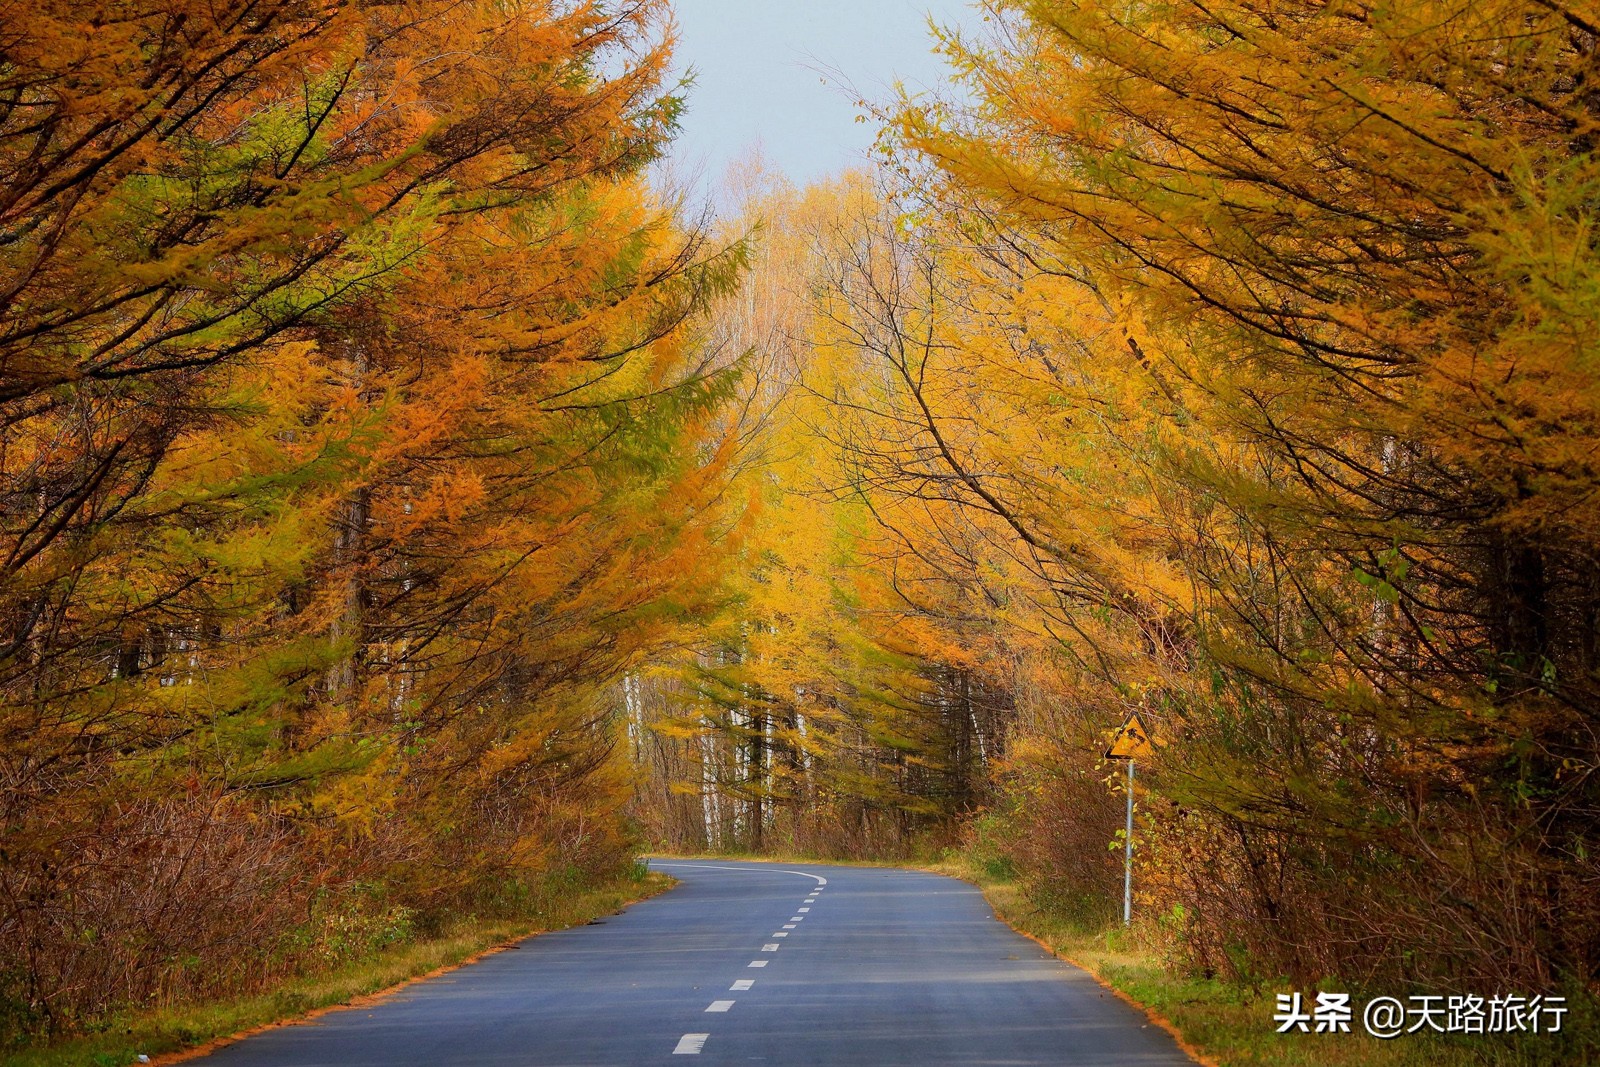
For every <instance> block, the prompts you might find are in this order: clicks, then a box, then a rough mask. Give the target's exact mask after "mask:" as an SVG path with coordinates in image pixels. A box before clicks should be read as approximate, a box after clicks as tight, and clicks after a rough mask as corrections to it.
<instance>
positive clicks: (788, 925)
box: [783, 923, 794, 930]
mask: <svg viewBox="0 0 1600 1067" xmlns="http://www.w3.org/2000/svg"><path fill="white" fill-rule="evenodd" d="M783 928H784V929H785V930H793V929H794V923H784V924H783Z"/></svg>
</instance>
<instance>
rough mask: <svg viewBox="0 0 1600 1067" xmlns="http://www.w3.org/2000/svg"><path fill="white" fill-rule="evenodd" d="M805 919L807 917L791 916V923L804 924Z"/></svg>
mask: <svg viewBox="0 0 1600 1067" xmlns="http://www.w3.org/2000/svg"><path fill="white" fill-rule="evenodd" d="M805 918H806V917H805V916H804V915H791V916H789V921H790V922H792V923H797V922H804V921H805Z"/></svg>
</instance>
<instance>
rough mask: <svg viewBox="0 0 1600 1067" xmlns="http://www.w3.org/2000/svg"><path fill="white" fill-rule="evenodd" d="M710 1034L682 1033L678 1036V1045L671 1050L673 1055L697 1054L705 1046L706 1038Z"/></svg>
mask: <svg viewBox="0 0 1600 1067" xmlns="http://www.w3.org/2000/svg"><path fill="white" fill-rule="evenodd" d="M710 1036H711V1035H710V1034H684V1035H683V1036H682V1037H680V1038H678V1047H677V1048H675V1049H673V1050H672V1054H673V1055H674V1056H698V1055H700V1050H701V1049H703V1048H705V1047H706V1038H708V1037H710Z"/></svg>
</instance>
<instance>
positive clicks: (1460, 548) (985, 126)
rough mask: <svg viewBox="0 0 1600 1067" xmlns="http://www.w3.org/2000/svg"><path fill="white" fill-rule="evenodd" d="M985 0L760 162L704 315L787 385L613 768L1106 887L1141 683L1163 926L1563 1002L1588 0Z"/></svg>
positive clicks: (1587, 693)
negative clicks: (750, 499)
mask: <svg viewBox="0 0 1600 1067" xmlns="http://www.w3.org/2000/svg"><path fill="white" fill-rule="evenodd" d="M983 10H984V12H985V14H986V15H987V16H988V19H987V25H988V26H989V28H990V30H991V31H992V32H990V33H988V34H987V35H980V36H976V37H966V38H963V37H961V36H960V35H950V36H947V37H946V38H945V39H944V40H943V41H942V44H941V46H942V48H943V49H944V51H945V52H946V53H947V55H948V56H949V59H950V62H951V64H952V65H953V66H954V68H955V69H956V70H957V71H958V73H959V75H960V77H961V79H962V82H963V85H964V90H965V95H964V96H961V95H959V94H958V95H957V96H956V98H955V99H952V100H944V101H940V100H928V99H906V100H902V101H901V102H900V103H899V104H898V105H896V106H891V107H886V108H883V109H881V110H880V111H879V112H878V113H877V118H878V119H879V121H880V122H881V123H882V127H883V133H882V135H881V139H880V142H879V149H878V152H877V157H878V163H879V173H877V174H876V175H874V176H871V177H860V178H849V179H844V180H841V181H838V182H835V183H831V184H828V185H825V186H819V187H813V188H810V189H805V190H795V189H792V188H788V187H786V186H784V184H783V183H782V182H781V181H779V182H770V181H769V182H767V183H765V184H763V183H760V182H756V183H754V185H755V187H754V188H753V189H750V190H749V192H748V194H747V195H746V196H745V197H744V201H745V203H746V204H747V205H748V206H747V209H746V210H747V212H748V215H749V218H750V219H751V220H752V222H754V221H759V223H760V225H761V227H762V229H761V230H760V233H759V237H760V247H759V252H758V254H757V256H756V259H755V262H754V263H753V265H752V267H751V269H750V271H749V272H748V273H747V274H746V276H745V280H744V282H743V284H742V289H741V293H740V295H739V296H738V297H737V298H736V299H735V300H734V301H732V302H729V303H722V304H719V305H717V307H716V308H715V309H714V311H713V314H712V320H711V321H712V324H713V329H714V330H720V331H722V332H723V333H724V334H726V335H728V336H732V337H738V338H740V342H741V343H746V344H749V345H750V346H751V347H752V348H754V349H757V350H764V351H766V352H767V353H768V354H767V357H766V360H765V362H764V363H763V364H762V368H763V371H764V373H765V374H766V376H767V378H768V380H769V381H772V382H781V383H782V387H781V388H778V387H776V386H775V387H774V388H773V389H772V391H771V395H772V396H773V399H772V401H771V405H770V409H769V410H768V411H767V413H766V415H765V419H766V423H765V426H766V429H767V431H768V436H767V439H766V444H765V447H764V450H763V452H762V454H761V461H760V463H759V464H756V473H755V475H754V477H753V478H752V479H751V480H752V481H753V483H754V487H753V488H752V489H751V492H752V493H753V494H755V497H756V500H757V506H756V509H755V511H754V513H753V518H752V520H751V523H750V525H751V532H750V533H749V535H748V537H747V538H746V539H745V540H744V541H743V542H742V546H741V550H740V552H741V555H740V557H739V559H740V564H741V566H740V567H739V568H736V569H735V571H733V572H731V573H732V574H733V575H734V577H733V578H732V579H731V581H732V582H733V586H732V588H733V591H734V593H735V594H736V599H737V607H736V608H735V610H732V611H729V612H726V613H724V615H723V616H722V617H721V619H720V621H719V623H718V624H717V625H718V626H719V627H720V629H719V630H711V631H707V633H706V638H704V639H702V641H701V642H700V643H699V644H698V645H697V646H696V648H695V651H694V653H693V655H691V656H689V657H687V658H686V659H680V660H679V661H678V662H677V663H676V664H675V665H671V666H669V667H668V668H666V669H662V670H659V671H657V672H656V673H654V674H652V673H648V672H647V673H644V674H642V675H641V676H640V677H639V679H638V680H637V682H636V683H635V686H634V688H633V689H632V690H630V691H629V693H628V694H627V700H628V713H629V715H630V716H632V717H633V720H634V721H637V722H638V723H639V724H641V728H640V729H637V730H635V731H634V735H633V736H635V737H636V738H637V739H638V740H637V742H636V745H635V748H636V759H637V761H638V762H639V764H640V766H641V767H642V768H643V773H641V774H640V776H639V777H638V779H637V782H638V784H637V785H636V787H635V788H636V790H638V791H639V797H638V799H637V800H636V802H635V805H636V809H637V810H639V811H640V812H642V813H643V815H642V817H643V818H644V819H645V821H646V822H647V823H648V824H649V825H650V826H651V827H652V828H653V833H654V836H655V837H656V839H658V840H661V841H664V842H666V843H668V844H670V845H673V846H676V847H685V848H691V849H693V848H714V849H715V848H735V849H745V848H769V849H779V850H788V849H798V850H801V851H814V852H820V853H822V854H838V855H847V856H870V855H883V854H891V855H893V854H900V855H907V854H926V853H927V852H928V851H929V850H930V849H931V850H937V849H939V848H942V847H950V846H954V847H957V848H962V849H965V850H968V851H969V852H972V853H975V854H976V856H977V858H978V859H979V860H980V861H982V862H984V863H987V864H990V865H994V866H995V867H997V868H999V869H1009V870H1011V871H1014V872H1015V873H1016V874H1017V876H1018V877H1020V878H1021V879H1022V880H1023V881H1024V883H1025V884H1026V885H1027V886H1028V887H1029V890H1030V894H1031V896H1032V897H1033V899H1034V901H1035V902H1036V903H1038V904H1039V905H1040V906H1043V907H1049V908H1051V909H1053V910H1055V911H1057V912H1059V913H1064V914H1067V915H1069V916H1073V917H1075V918H1076V919H1077V920H1078V921H1079V922H1080V923H1081V924H1083V925H1084V926H1086V927H1087V928H1090V929H1093V928H1095V927H1097V926H1098V925H1100V924H1104V923H1110V922H1114V921H1115V919H1116V918H1117V917H1118V916H1117V911H1118V910H1119V908H1118V905H1119V903H1120V888H1121V886H1120V881H1121V869H1120V868H1121V864H1120V856H1119V855H1118V854H1117V852H1115V851H1111V850H1110V849H1108V845H1109V846H1112V848H1115V847H1116V846H1117V844H1118V842H1119V834H1120V830H1121V825H1120V824H1121V809H1122V803H1123V795H1122V794H1121V793H1120V789H1121V788H1122V786H1121V785H1120V768H1119V767H1116V766H1114V765H1111V764H1108V763H1107V762H1106V761H1105V760H1104V759H1103V758H1102V753H1103V751H1104V749H1105V747H1106V742H1107V740H1108V739H1109V736H1110V734H1111V731H1113V730H1114V729H1115V728H1116V727H1117V726H1118V725H1119V724H1120V723H1122V722H1123V721H1124V719H1125V718H1126V717H1127V716H1129V715H1130V714H1132V713H1135V712H1137V713H1138V714H1139V716H1140V717H1141V719H1142V720H1143V721H1144V722H1145V723H1146V724H1147V725H1148V726H1149V728H1150V729H1151V731H1152V733H1153V734H1154V735H1155V737H1156V740H1157V743H1158V744H1157V749H1156V752H1155V753H1154V754H1153V755H1152V756H1151V757H1150V758H1149V759H1148V760H1144V761H1142V762H1141V765H1140V776H1139V784H1138V785H1137V786H1136V790H1137V794H1136V799H1137V801H1138V804H1139V809H1140V814H1139V817H1138V820H1137V829H1136V840H1137V843H1138V852H1137V859H1136V890H1135V912H1136V914H1137V915H1138V916H1139V921H1140V922H1142V923H1143V924H1145V926H1146V928H1147V930H1148V931H1149V936H1151V937H1152V938H1153V939H1154V940H1155V941H1156V943H1158V944H1159V945H1160V946H1161V947H1162V948H1163V949H1164V951H1166V952H1167V953H1168V955H1169V958H1171V959H1172V960H1173V962H1174V963H1175V965H1177V966H1179V967H1183V968H1187V969H1190V970H1192V971H1194V972H1195V973H1199V974H1204V975H1215V976H1220V977H1223V978H1226V979H1234V980H1243V981H1245V982H1248V983H1259V982H1262V981H1267V982H1269V983H1271V982H1283V981H1289V982H1292V983H1298V984H1299V985H1300V987H1301V988H1304V987H1306V985H1307V984H1308V983H1312V982H1329V983H1333V984H1334V985H1335V986H1339V985H1342V986H1343V987H1344V988H1354V989H1365V990H1369V991H1374V992H1380V991H1390V992H1392V991H1394V990H1414V991H1419V992H1424V993H1441V992H1463V993H1472V992H1474V991H1477V990H1482V989H1491V988H1506V989H1509V988H1528V989H1535V988H1537V989H1544V990H1552V991H1553V990H1558V989H1561V990H1567V991H1569V992H1570V993H1572V995H1573V996H1575V997H1577V998H1578V1000H1579V1001H1580V1002H1581V1001H1582V1000H1583V999H1584V997H1585V995H1586V993H1587V994H1592V992H1593V990H1594V989H1595V988H1596V986H1595V983H1596V981H1597V979H1600V858H1597V850H1596V845H1597V840H1596V830H1597V819H1600V781H1597V778H1596V772H1597V755H1600V747H1597V742H1600V737H1597V733H1596V730H1597V726H1600V719H1597V712H1600V674H1597V670H1600V581H1597V576H1600V511H1597V510H1596V505H1597V503H1600V494H1597V488H1600V483H1597V477H1600V470H1597V467H1596V455H1597V451H1596V450H1597V446H1600V389H1597V381H1600V379H1597V377H1596V369H1597V364H1596V351H1597V349H1596V344H1597V341H1600V315H1597V312H1600V270H1597V268H1600V257H1597V249H1596V237H1595V228H1594V224H1595V213H1596V210H1597V206H1600V157H1597V155H1596V151H1595V149H1596V141H1595V138H1596V134H1597V131H1600V54H1597V51H1596V46H1597V43H1600V36H1597V35H1600V11H1597V10H1595V9H1594V8H1593V7H1592V6H1584V5H1565V4H1562V3H1560V2H1559V0H1555V2H1549V0H1504V2H1502V0H1470V2H1469V0H1441V2H1432V0H1408V2H1406V3H1401V4H1388V5H1380V4H1370V3H1364V2H1351V3H1345V2H1331V3H1330V2H1321V0H1317V2H1304V3H1302V2H1296V0H1266V2H1261V0H1226V2H1224V3H1221V4H1210V3H1207V4H1201V3H1195V2H1188V0H1177V2H1172V3H1134V4H1128V3H1102V2H1099V0H1032V2H1029V0H993V2H991V3H988V4H986V5H984V8H983ZM749 184H750V183H748V182H747V183H746V185H747V186H748V185H749ZM779 394H781V399H780V398H779ZM755 395H758V396H759V395H761V394H760V393H759V391H758V392H757V393H756V394H755ZM651 723H654V724H655V729H654V730H653V732H652V731H651V730H649V729H648V727H649V726H650V724H651ZM1545 1053H1546V1054H1550V1055H1554V1053H1553V1052H1551V1050H1550V1049H1546V1050H1545ZM1568 1062H1575V1061H1568Z"/></svg>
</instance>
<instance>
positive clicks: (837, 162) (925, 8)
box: [672, 0, 979, 184]
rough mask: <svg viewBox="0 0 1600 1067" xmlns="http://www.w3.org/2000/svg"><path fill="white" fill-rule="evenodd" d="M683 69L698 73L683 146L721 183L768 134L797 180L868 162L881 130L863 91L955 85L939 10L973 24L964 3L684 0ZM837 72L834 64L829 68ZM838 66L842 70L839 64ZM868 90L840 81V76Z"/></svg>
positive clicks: (769, 150) (769, 152) (680, 11)
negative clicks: (939, 30)
mask: <svg viewBox="0 0 1600 1067" xmlns="http://www.w3.org/2000/svg"><path fill="white" fill-rule="evenodd" d="M673 7H674V9H675V11H676V13H677V19H678V26H679V43H678V54H677V63H678V68H679V71H680V72H681V71H682V70H684V69H687V68H689V67H693V68H694V70H695V72H696V75H697V78H696V82H695V86H694V88H693V90H692V91H691V92H690V94H689V112H688V114H687V116H686V117H685V118H684V120H683V132H682V133H681V134H680V135H679V139H678V143H677V145H676V146H675V148H674V150H673V153H672V155H673V160H674V162H675V163H676V164H677V165H678V167H679V168H687V169H693V168H696V167H698V166H701V165H703V166H704V167H705V177H706V178H708V179H710V180H711V181H713V182H714V181H716V180H717V178H718V177H719V176H720V175H721V174H722V172H723V170H724V169H725V168H726V166H727V164H728V163H729V162H730V161H732V160H734V159H736V158H738V157H739V156H740V155H742V154H743V153H744V152H745V150H746V149H747V148H748V147H749V146H750V145H751V144H753V143H755V142H756V141H757V140H759V141H760V143H761V147H762V150H763V154H764V155H765V156H766V158H767V160H768V162H769V163H771V164H772V165H773V166H775V167H776V168H777V169H779V170H781V171H783V172H784V173H785V174H787V175H788V176H789V178H790V179H791V180H793V181H795V182H797V183H800V184H804V183H805V182H807V181H809V180H811V179H813V178H817V177H820V176H822V175H824V174H830V173H834V172H836V171H839V170H842V169H844V168H846V167H849V166H853V165H857V164H859V163H860V162H861V161H862V159H863V155H864V153H865V151H866V149H867V148H868V147H869V146H870V145H871V143H872V138H873V134H874V130H873V127H872V126H871V125H870V124H868V123H857V122H856V121H855V117H856V114H857V109H856V107H855V104H854V101H855V99H856V96H857V95H860V96H865V97H868V98H869V99H874V100H882V99H885V98H887V97H888V96H889V95H890V92H891V88H890V87H891V86H892V85H893V83H894V82H895V81H896V80H897V79H898V80H900V81H903V82H904V83H905V84H906V86H907V88H910V89H913V90H916V89H918V88H921V87H933V86H938V85H941V84H943V82H944V79H945V69H944V66H943V60H942V57H939V56H936V55H934V54H933V52H932V50H931V49H932V47H933V39H932V37H931V35H930V34H929V31H928V16H929V15H930V14H931V15H932V16H933V18H934V19H935V20H936V21H938V22H939V23H941V24H944V25H959V26H965V27H971V26H973V25H974V24H976V23H977V22H978V21H979V16H978V15H977V14H976V13H975V12H974V11H973V10H972V9H971V8H969V7H968V6H967V4H966V3H965V2H964V0H855V2H850V0H675V2H674V4H673ZM819 71H827V72H829V73H820V72H819ZM833 72H837V73H833ZM841 78H842V79H843V80H845V81H847V82H848V83H849V84H850V85H851V86H853V87H854V89H855V90H856V93H855V94H852V93H851V92H850V91H849V90H848V89H844V88H840V87H839V85H838V84H837V83H838V82H839V80H840V79H841Z"/></svg>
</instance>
